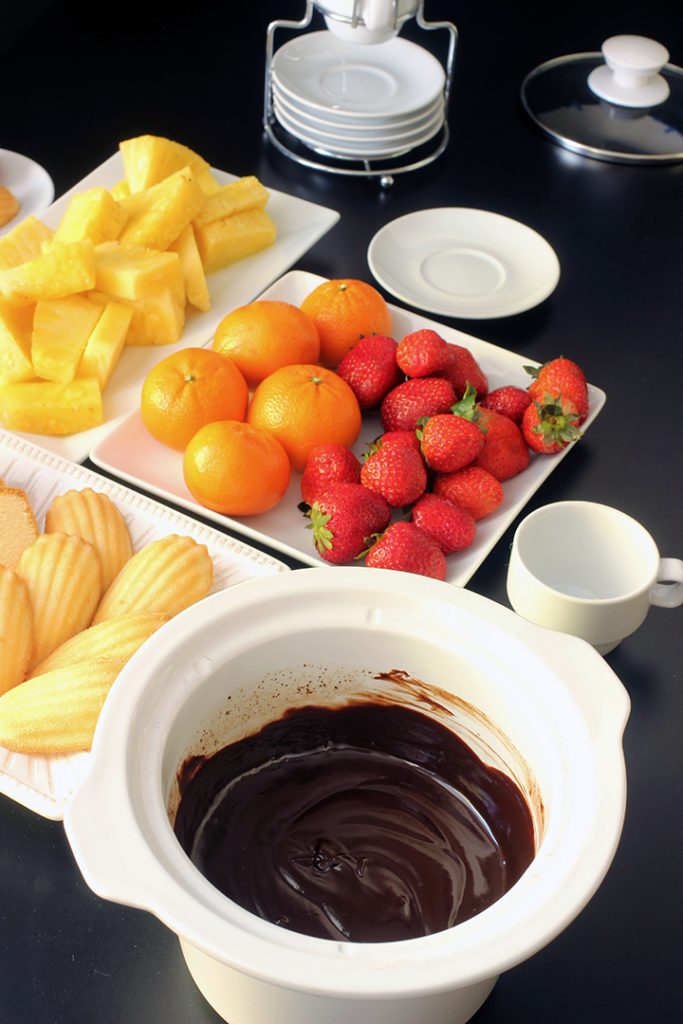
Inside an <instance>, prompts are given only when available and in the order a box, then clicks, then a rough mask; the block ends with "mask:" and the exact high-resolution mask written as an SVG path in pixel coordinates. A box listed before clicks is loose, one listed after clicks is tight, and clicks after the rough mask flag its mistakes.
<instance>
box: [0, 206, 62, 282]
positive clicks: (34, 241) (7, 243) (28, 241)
mask: <svg viewBox="0 0 683 1024" xmlns="http://www.w3.org/2000/svg"><path fill="white" fill-rule="evenodd" d="M49 238H52V230H51V229H50V228H49V227H48V226H47V225H46V224H43V222H42V221H40V220H38V219H37V218H36V217H34V216H33V215H30V216H29V217H24V219H23V220H22V221H21V222H20V223H19V224H17V226H16V227H15V228H12V230H11V231H8V232H7V234H6V235H3V236H2V238H0V270H8V269H9V268H10V267H18V266H19V264H20V263H26V262H27V261H28V260H32V259H35V257H36V256H40V246H41V244H42V243H43V242H45V241H47V240H48V239H49Z"/></svg>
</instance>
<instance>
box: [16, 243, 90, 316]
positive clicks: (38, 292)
mask: <svg viewBox="0 0 683 1024" xmlns="http://www.w3.org/2000/svg"><path fill="white" fill-rule="evenodd" d="M94 287H95V248H94V246H93V244H92V242H91V241H90V240H89V239H83V240H82V241H80V242H65V243H64V244H63V245H57V244H53V243H51V242H50V243H47V244H46V245H44V247H43V249H42V251H41V253H40V255H39V256H36V257H35V258H34V259H31V260H28V262H26V263H22V264H20V265H19V266H18V267H10V268H9V269H8V270H0V297H1V298H4V299H5V300H6V301H7V302H12V303H14V304H15V305H18V306H30V305H31V304H32V303H34V302H37V301H38V299H58V298H61V297H62V296H64V295H73V294H74V292H83V291H87V290H88V289H89V288H94Z"/></svg>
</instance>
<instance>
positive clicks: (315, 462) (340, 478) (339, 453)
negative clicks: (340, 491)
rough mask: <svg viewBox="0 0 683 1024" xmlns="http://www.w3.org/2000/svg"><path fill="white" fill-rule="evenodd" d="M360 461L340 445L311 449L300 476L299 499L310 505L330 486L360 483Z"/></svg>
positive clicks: (325, 445) (349, 450) (319, 446)
mask: <svg viewBox="0 0 683 1024" xmlns="http://www.w3.org/2000/svg"><path fill="white" fill-rule="evenodd" d="M360 468H361V464H360V459H358V458H356V456H355V455H354V454H353V452H352V451H351V449H350V448H345V447H344V445H341V444H320V445H317V446H316V447H315V448H313V449H311V452H310V454H309V456H308V459H307V460H306V465H305V467H304V471H303V473H302V474H301V497H302V498H303V499H304V501H305V502H306V503H307V504H308V505H312V504H313V502H314V501H315V498H316V496H317V495H318V494H320V493H321V491H325V490H327V488H328V487H330V485H331V484H336V483H353V484H357V483H359V482H360Z"/></svg>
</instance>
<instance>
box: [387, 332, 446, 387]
mask: <svg viewBox="0 0 683 1024" xmlns="http://www.w3.org/2000/svg"><path fill="white" fill-rule="evenodd" d="M448 360H449V352H448V342H447V341H444V339H443V338H442V337H441V335H440V334H437V333H436V331H432V330H430V329H429V328H424V329H423V330H420V331H412V332H411V333H410V334H406V336H405V338H402V339H401V341H399V343H398V348H397V349H396V362H397V363H398V365H399V367H400V368H401V370H403V372H404V373H405V375H406V377H433V376H434V375H435V374H437V373H440V372H441V370H443V369H444V368H445V366H446V364H447V363H448Z"/></svg>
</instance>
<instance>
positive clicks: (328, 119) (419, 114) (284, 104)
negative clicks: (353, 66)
mask: <svg viewBox="0 0 683 1024" xmlns="http://www.w3.org/2000/svg"><path fill="white" fill-rule="evenodd" d="M273 104H274V105H276V106H279V107H280V109H281V110H284V111H285V113H286V114H288V115H289V116H290V117H296V118H298V119H299V120H300V121H302V122H303V123H305V124H306V125H308V126H309V127H310V128H315V129H317V130H318V131H321V130H322V131H328V130H329V131H333V132H338V133H340V134H345V135H346V134H348V135H353V136H354V137H355V138H359V139H361V138H364V137H365V136H366V135H377V134H379V133H382V134H394V133H396V132H404V131H413V129H416V128H419V127H420V126H421V125H424V123H425V122H426V121H429V120H430V119H431V118H432V117H434V116H435V115H436V114H437V113H438V112H441V113H442V114H443V110H444V97H443V94H442V93H439V95H438V96H437V97H436V99H435V100H432V102H431V103H428V104H426V106H424V107H421V108H420V109H419V110H416V111H415V112H414V113H411V114H409V115H406V116H405V117H364V118H363V119H362V120H360V119H359V118H357V117H354V116H353V115H349V114H340V113H339V112H338V111H336V110H330V111H325V112H324V113H319V112H318V111H316V110H312V109H311V108H310V107H305V106H304V105H303V104H301V103H299V102H297V100H294V99H292V97H291V96H288V95H287V93H285V92H282V90H281V89H280V88H278V85H277V83H276V82H273Z"/></svg>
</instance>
